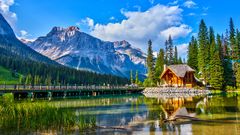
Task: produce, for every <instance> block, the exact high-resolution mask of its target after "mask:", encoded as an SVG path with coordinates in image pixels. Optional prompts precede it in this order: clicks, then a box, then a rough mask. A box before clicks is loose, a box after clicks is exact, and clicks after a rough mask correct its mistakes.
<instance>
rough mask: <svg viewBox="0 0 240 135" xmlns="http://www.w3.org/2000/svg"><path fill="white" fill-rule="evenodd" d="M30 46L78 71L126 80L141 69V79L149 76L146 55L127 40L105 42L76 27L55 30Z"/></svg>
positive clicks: (56, 28)
mask: <svg viewBox="0 0 240 135" xmlns="http://www.w3.org/2000/svg"><path fill="white" fill-rule="evenodd" d="M123 43H125V44H127V46H126V47H127V48H126V47H125V46H124V45H125V44H123ZM29 46H30V47H31V48H32V49H34V50H36V51H37V52H39V53H41V54H43V55H45V56H47V57H49V58H50V59H52V60H55V61H57V62H58V63H60V64H62V65H66V66H69V67H73V68H76V69H83V70H90V71H94V72H97V73H103V74H113V75H118V76H123V77H129V76H130V75H129V74H130V70H133V71H136V70H138V71H139V73H140V77H142V78H144V76H145V75H144V74H145V71H146V69H145V66H144V64H145V56H146V54H144V53H143V52H142V51H141V50H140V49H137V48H133V47H132V46H131V44H129V43H128V42H126V41H125V42H123V41H118V42H110V41H103V40H101V39H98V38H96V37H93V36H91V35H89V34H87V33H84V32H81V31H80V29H79V28H78V27H75V26H71V27H68V28H61V27H53V28H52V30H51V31H50V32H49V33H48V34H47V35H46V36H41V37H39V38H37V39H36V40H35V41H34V42H32V43H30V44H29ZM134 60H136V61H134Z"/></svg>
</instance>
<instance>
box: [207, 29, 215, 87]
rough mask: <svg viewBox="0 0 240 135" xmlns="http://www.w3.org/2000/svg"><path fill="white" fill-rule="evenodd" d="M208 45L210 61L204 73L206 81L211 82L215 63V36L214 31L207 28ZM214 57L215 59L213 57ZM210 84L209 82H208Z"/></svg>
mask: <svg viewBox="0 0 240 135" xmlns="http://www.w3.org/2000/svg"><path fill="white" fill-rule="evenodd" d="M209 45H210V52H209V56H210V57H209V58H210V61H209V63H208V67H209V68H208V70H207V71H206V73H207V81H211V79H212V71H213V70H215V69H214V66H215V65H214V62H215V59H216V58H215V57H216V56H215V51H216V42H215V35H214V30H213V28H212V27H210V28H209ZM214 56H215V57H214ZM210 83H211V82H210Z"/></svg>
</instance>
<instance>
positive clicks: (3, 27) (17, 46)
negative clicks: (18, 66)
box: [0, 14, 59, 65]
mask: <svg viewBox="0 0 240 135" xmlns="http://www.w3.org/2000/svg"><path fill="white" fill-rule="evenodd" d="M0 50H1V51H0V55H4V56H11V57H18V58H22V59H31V60H34V61H38V62H43V63H48V64H54V65H59V64H58V63H57V62H55V61H52V60H51V59H49V58H48V57H46V56H43V55H41V54H39V53H38V52H36V51H35V50H33V49H31V48H30V47H28V46H27V45H25V44H24V43H22V42H21V41H20V40H18V39H17V37H16V36H15V34H14V31H13V29H12V28H11V26H10V25H9V24H8V22H7V21H6V20H5V18H4V17H3V16H2V15H1V14H0Z"/></svg>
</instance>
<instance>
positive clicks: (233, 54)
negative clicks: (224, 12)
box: [229, 18, 238, 60]
mask: <svg viewBox="0 0 240 135" xmlns="http://www.w3.org/2000/svg"><path fill="white" fill-rule="evenodd" d="M229 27H230V37H229V38H230V39H229V40H230V47H231V58H232V59H234V60H236V59H237V58H238V56H237V55H238V46H237V44H236V38H235V36H236V33H235V28H234V23H233V19H232V18H230V23H229Z"/></svg>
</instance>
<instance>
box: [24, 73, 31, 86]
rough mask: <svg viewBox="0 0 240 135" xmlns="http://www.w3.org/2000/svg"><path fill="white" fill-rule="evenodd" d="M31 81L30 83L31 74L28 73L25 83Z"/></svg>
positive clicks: (28, 83)
mask: <svg viewBox="0 0 240 135" xmlns="http://www.w3.org/2000/svg"><path fill="white" fill-rule="evenodd" d="M31 83H32V76H31V74H28V75H27V77H26V81H25V84H26V85H30V84H31Z"/></svg>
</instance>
